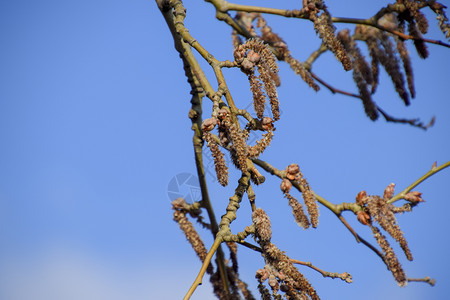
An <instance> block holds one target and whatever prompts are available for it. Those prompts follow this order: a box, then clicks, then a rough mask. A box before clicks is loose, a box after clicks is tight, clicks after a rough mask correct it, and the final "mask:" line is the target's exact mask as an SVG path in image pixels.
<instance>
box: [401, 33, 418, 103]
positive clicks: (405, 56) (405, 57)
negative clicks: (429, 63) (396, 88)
mask: <svg viewBox="0 0 450 300" xmlns="http://www.w3.org/2000/svg"><path fill="white" fill-rule="evenodd" d="M397 51H398V54H399V55H400V58H401V60H402V62H403V69H404V70H405V74H406V81H407V82H408V89H409V93H410V95H411V98H415V97H416V90H415V87H414V73H413V68H412V64H411V59H410V57H409V52H408V50H407V49H406V44H405V42H403V41H401V40H400V39H397Z"/></svg>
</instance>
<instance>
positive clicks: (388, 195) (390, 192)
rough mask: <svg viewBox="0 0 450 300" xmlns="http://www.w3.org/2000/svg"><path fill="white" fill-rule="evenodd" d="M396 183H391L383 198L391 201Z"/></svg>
mask: <svg viewBox="0 0 450 300" xmlns="http://www.w3.org/2000/svg"><path fill="white" fill-rule="evenodd" d="M394 189H395V183H391V184H390V185H388V186H387V187H386V189H385V190H384V194H383V198H384V199H386V200H389V199H391V198H392V196H394Z"/></svg>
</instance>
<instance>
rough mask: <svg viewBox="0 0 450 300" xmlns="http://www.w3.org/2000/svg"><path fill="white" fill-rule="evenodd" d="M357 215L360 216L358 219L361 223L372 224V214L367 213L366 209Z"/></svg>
mask: <svg viewBox="0 0 450 300" xmlns="http://www.w3.org/2000/svg"><path fill="white" fill-rule="evenodd" d="M356 217H357V218H358V221H359V222H360V223H361V224H363V225H369V224H370V215H369V214H368V213H366V212H365V211H360V212H359V213H358V215H357V216H356Z"/></svg>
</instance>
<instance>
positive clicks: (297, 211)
mask: <svg viewBox="0 0 450 300" xmlns="http://www.w3.org/2000/svg"><path fill="white" fill-rule="evenodd" d="M285 196H286V198H288V200H289V206H290V207H291V208H292V214H293V215H294V218H295V222H297V224H298V226H300V227H302V228H303V229H307V228H309V226H310V225H311V224H310V223H309V220H308V217H307V216H306V214H305V211H304V210H303V206H302V204H301V203H300V202H298V200H297V199H296V198H295V197H293V196H292V195H291V194H289V193H285Z"/></svg>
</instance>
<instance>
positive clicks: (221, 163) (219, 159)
mask: <svg viewBox="0 0 450 300" xmlns="http://www.w3.org/2000/svg"><path fill="white" fill-rule="evenodd" d="M203 139H204V140H205V141H206V144H207V145H208V147H209V149H210V150H211V153H212V156H213V159H214V167H215V169H216V175H217V181H219V183H220V184H221V185H222V186H226V185H227V184H228V167H227V164H226V162H225V157H224V155H223V153H222V151H220V149H219V145H218V144H217V143H216V141H215V140H214V139H213V137H212V136H211V134H210V133H209V132H204V133H203Z"/></svg>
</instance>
